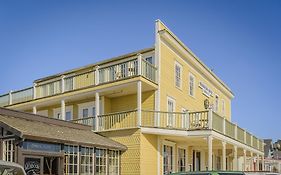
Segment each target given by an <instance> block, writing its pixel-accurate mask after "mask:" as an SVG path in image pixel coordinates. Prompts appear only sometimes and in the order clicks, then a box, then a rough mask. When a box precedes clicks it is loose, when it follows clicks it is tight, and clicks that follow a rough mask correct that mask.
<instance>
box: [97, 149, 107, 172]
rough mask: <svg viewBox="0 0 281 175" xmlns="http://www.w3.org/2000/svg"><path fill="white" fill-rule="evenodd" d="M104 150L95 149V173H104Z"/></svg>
mask: <svg viewBox="0 0 281 175" xmlns="http://www.w3.org/2000/svg"><path fill="white" fill-rule="evenodd" d="M106 161H107V160H106V150H105V149H96V175H106Z"/></svg>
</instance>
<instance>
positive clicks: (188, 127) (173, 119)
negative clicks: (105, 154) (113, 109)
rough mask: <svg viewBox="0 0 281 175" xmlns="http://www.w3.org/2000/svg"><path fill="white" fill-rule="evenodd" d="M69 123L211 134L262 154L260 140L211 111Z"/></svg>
mask: <svg viewBox="0 0 281 175" xmlns="http://www.w3.org/2000/svg"><path fill="white" fill-rule="evenodd" d="M73 122H75V123H80V124H86V125H91V126H93V130H95V131H96V132H105V131H114V130H121V129H132V128H155V129H160V130H165V131H168V130H173V131H189V133H192V132H193V131H195V132H193V133H195V134H197V135H198V134H199V135H200V133H199V132H200V131H203V132H204V131H214V132H216V133H218V134H221V135H222V136H226V137H228V138H231V139H233V140H236V141H237V142H239V143H242V144H245V145H247V146H250V147H252V148H254V149H256V150H259V151H263V140H261V139H258V138H257V137H256V136H254V135H253V134H251V133H249V132H248V131H246V130H245V129H242V128H241V127H239V126H237V124H234V123H232V122H230V121H229V120H227V119H225V118H224V117H221V116H220V115H218V114H217V113H215V112H213V111H212V110H206V111H199V112H186V113H182V112H163V111H150V110H141V111H140V110H131V111H124V112H118V113H111V114H104V115H99V116H98V117H97V118H95V117H88V118H82V119H77V120H73ZM96 123H98V125H96ZM196 131H197V132H196ZM157 132H159V131H157ZM159 133H160V132H159ZM191 135H192V134H191Z"/></svg>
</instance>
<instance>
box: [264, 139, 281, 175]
mask: <svg viewBox="0 0 281 175" xmlns="http://www.w3.org/2000/svg"><path fill="white" fill-rule="evenodd" d="M264 144H265V145H264V157H265V163H264V164H265V170H266V171H272V172H279V173H281V147H280V145H281V140H277V141H276V142H275V143H273V141H272V139H264Z"/></svg>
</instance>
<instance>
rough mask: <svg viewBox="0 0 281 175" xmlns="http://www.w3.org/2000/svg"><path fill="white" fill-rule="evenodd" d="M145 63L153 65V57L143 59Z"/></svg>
mask: <svg viewBox="0 0 281 175" xmlns="http://www.w3.org/2000/svg"><path fill="white" fill-rule="evenodd" d="M145 61H147V62H149V63H150V64H153V63H154V60H153V57H152V56H149V57H146V58H145Z"/></svg>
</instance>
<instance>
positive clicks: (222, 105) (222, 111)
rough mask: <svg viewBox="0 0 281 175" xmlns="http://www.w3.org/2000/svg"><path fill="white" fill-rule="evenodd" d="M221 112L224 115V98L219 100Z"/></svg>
mask: <svg viewBox="0 0 281 175" xmlns="http://www.w3.org/2000/svg"><path fill="white" fill-rule="evenodd" d="M221 113H222V116H223V117H225V102H224V99H222V100H221Z"/></svg>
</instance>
